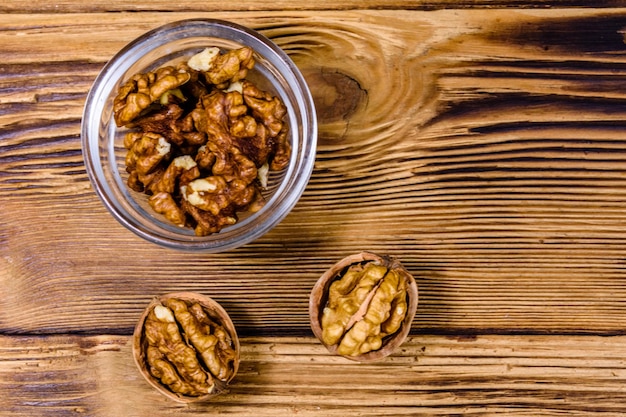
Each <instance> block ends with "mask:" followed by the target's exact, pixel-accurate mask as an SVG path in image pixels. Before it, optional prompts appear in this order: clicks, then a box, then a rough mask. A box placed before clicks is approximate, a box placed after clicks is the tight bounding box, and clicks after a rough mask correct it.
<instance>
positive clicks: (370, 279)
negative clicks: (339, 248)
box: [309, 252, 418, 362]
mask: <svg viewBox="0 0 626 417" xmlns="http://www.w3.org/2000/svg"><path fill="white" fill-rule="evenodd" d="M417 300H418V291H417V283H416V282H415V278H414V277H413V276H412V275H411V274H410V273H409V272H408V271H407V270H406V269H405V268H404V267H403V266H402V264H401V263H400V262H399V261H398V260H397V259H395V258H393V257H389V256H379V255H376V254H374V253H371V252H361V253H359V254H355V255H351V256H348V257H346V258H344V259H342V260H340V261H339V262H337V263H336V264H335V265H334V266H332V267H331V268H330V269H329V270H327V271H326V272H325V273H324V274H323V275H322V276H321V277H320V279H319V280H318V281H317V283H316V284H315V286H314V287H313V289H312V291H311V295H310V299H309V317H310V320H311V329H312V330H313V333H314V334H315V336H316V337H317V338H318V339H319V340H320V341H321V342H322V344H323V345H324V346H326V348H327V349H328V350H329V351H330V352H331V353H334V354H338V355H340V356H343V357H345V358H348V359H351V360H354V361H361V362H365V361H375V360H379V359H382V358H384V357H386V356H388V355H390V354H391V353H393V351H394V350H395V349H396V348H397V347H399V346H400V345H401V344H402V343H403V342H404V340H405V339H406V338H407V336H408V334H409V332H410V330H411V323H412V321H413V317H414V316H415V312H416V310H417Z"/></svg>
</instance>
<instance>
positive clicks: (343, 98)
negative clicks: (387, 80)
mask: <svg viewBox="0 0 626 417" xmlns="http://www.w3.org/2000/svg"><path fill="white" fill-rule="evenodd" d="M303 75H304V77H305V78H306V81H307V83H308V85H309V88H310V90H311V94H312V96H313V101H314V102H315V109H316V111H317V117H318V121H319V122H320V123H330V122H336V121H340V120H347V119H349V118H350V116H351V115H352V114H354V112H355V111H356V110H357V108H359V104H360V103H362V102H363V101H364V100H365V99H366V98H367V91H366V90H364V89H362V88H361V85H360V84H359V82H358V81H357V80H355V79H354V78H352V77H350V76H349V75H347V74H344V73H341V72H338V71H337V70H334V69H328V68H311V69H308V70H307V71H304V74H303Z"/></svg>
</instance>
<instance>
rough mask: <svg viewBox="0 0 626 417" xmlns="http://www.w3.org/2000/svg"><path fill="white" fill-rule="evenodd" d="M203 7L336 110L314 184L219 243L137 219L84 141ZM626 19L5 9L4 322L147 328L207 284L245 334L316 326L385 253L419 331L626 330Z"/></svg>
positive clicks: (0, 84) (36, 326) (323, 116)
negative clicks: (147, 62) (88, 156)
mask: <svg viewBox="0 0 626 417" xmlns="http://www.w3.org/2000/svg"><path fill="white" fill-rule="evenodd" d="M203 16H204V17H218V18H228V19H232V20H235V21H238V22H240V23H244V24H248V25H250V26H251V27H254V28H257V29H259V30H260V31H262V32H263V33H264V34H266V35H267V36H269V37H271V38H272V39H274V40H275V41H276V42H277V43H278V44H279V46H281V47H282V48H283V49H284V50H285V51H287V53H289V54H290V55H291V56H292V58H293V59H294V61H295V62H296V63H297V64H298V66H299V67H300V68H301V69H302V70H303V72H304V73H305V74H306V77H307V80H308V81H309V83H310V84H311V87H312V89H313V91H314V93H315V97H316V103H317V106H318V110H319V114H320V138H319V151H318V155H317V161H316V166H315V171H314V174H313V177H312V179H311V182H310V184H309V186H308V188H307V190H306V192H305V195H304V197H303V198H302V199H301V201H300V202H299V203H298V205H297V206H296V208H295V209H294V211H293V212H292V213H291V214H290V215H289V216H288V217H287V218H286V219H285V220H284V221H283V223H282V224H281V225H279V226H278V227H277V228H276V229H275V230H273V231H272V232H270V233H269V234H268V235H266V236H264V237H263V238H261V239H259V240H258V241H257V242H255V243H253V244H250V245H248V246H246V247H244V248H241V249H239V250H235V251H232V252H229V253H225V254H220V255H198V254H183V253H178V252H174V251H170V250H165V249H162V248H158V247H155V246H154V245H151V244H148V243H146V242H143V241H141V240H140V239H139V238H137V237H135V236H134V235H132V234H131V233H130V232H128V231H126V230H125V229H124V228H123V227H122V226H120V225H118V224H117V223H116V222H115V221H114V220H113V219H112V218H111V216H109V214H108V213H107V212H106V211H105V209H104V208H103V207H102V205H101V204H100V202H99V201H98V199H97V197H96V196H95V194H94V193H93V191H92V190H91V188H90V185H89V182H88V180H87V176H86V173H85V171H84V167H83V165H82V156H81V149H80V140H79V134H80V118H81V112H82V106H83V103H84V98H85V95H86V93H87V91H88V89H89V87H90V84H91V82H92V80H93V78H94V77H95V75H96V73H97V71H98V70H99V68H101V66H102V65H103V64H104V62H105V61H106V60H107V59H109V58H110V57H111V56H112V55H113V54H114V53H115V52H116V51H117V50H118V49H119V48H121V47H122V46H123V45H124V44H125V43H127V42H129V41H130V40H131V39H132V38H134V37H135V36H137V35H139V34H140V33H142V32H143V31H145V30H148V29H150V28H153V27H156V26H158V25H160V24H163V23H165V22H168V21H172V20H178V19H182V18H190V17H203ZM624 22H626V10H624V9H619V10H606V11H603V10H601V11H598V10H526V11H511V10H480V11H470V10H465V11H460V10H449V11H437V12H421V11H354V12H345V11H326V12H310V11H293V12H292V11H289V12H271V13H267V12H247V11H246V12H220V13H205V14H202V13H141V14H126V13H103V14H98V13H94V14H42V15H21V14H10V15H8V14H5V15H0V44H1V45H3V64H2V65H1V66H0V125H1V126H3V129H2V130H1V131H0V206H1V208H2V212H3V216H0V281H1V284H2V287H3V288H4V289H5V291H6V292H5V294H9V296H7V297H0V311H2V314H1V315H0V330H1V331H2V332H4V333H20V334H27V333H41V332H46V333H65V332H68V331H69V332H85V333H98V332H109V333H115V334H128V333H129V332H130V330H131V329H132V327H133V326H134V323H135V320H136V319H137V317H138V316H139V313H140V311H141V310H142V309H143V307H144V306H145V305H146V304H147V302H148V301H149V300H150V299H151V298H152V297H153V296H154V295H156V294H160V293H164V292H169V291H175V290H185V291H187V290H189V291H198V292H202V293H205V294H207V295H210V296H212V297H214V298H216V299H217V300H218V301H219V302H221V303H222V304H223V305H224V306H225V308H227V310H228V311H229V312H230V313H231V314H232V316H233V319H234V321H235V322H236V325H237V326H238V328H240V329H241V331H242V333H243V334H247V335H270V334H272V335H278V334H280V335H284V334H290V335H300V336H305V335H309V334H310V330H309V326H308V316H307V303H308V293H309V291H310V288H311V287H312V286H313V284H314V282H315V281H316V280H317V278H318V277H319V276H320V275H321V274H322V272H323V271H324V270H325V269H326V268H328V267H329V266H331V265H332V264H333V263H334V262H335V261H336V260H338V259H339V258H341V257H343V256H345V255H348V254H351V253H355V252H358V251H361V250H372V251H375V252H379V253H383V254H384V253H387V254H392V255H396V256H398V257H399V258H400V259H401V260H402V261H403V262H404V263H405V264H406V265H407V267H408V268H409V270H410V271H411V272H413V273H414V274H415V275H416V276H417V277H418V284H419V286H420V306H419V307H418V314H417V316H416V321H415V326H414V334H417V333H440V334H449V333H453V334H454V333H461V334H462V333H489V332H493V333H500V334H509V333H562V334H590V333H593V334H604V335H618V334H623V333H624V326H623V323H624V317H625V310H626V306H625V305H624V303H623V300H624V299H626V280H624V266H623V265H624V259H625V258H626V238H625V237H624V233H623V229H624V225H625V224H626V213H625V212H624V210H623V207H624V205H625V203H626V170H625V168H624V167H625V165H624V161H625V160H626V151H625V149H626V134H625V133H624V132H626V130H625V129H624V127H625V124H626V107H625V106H624V98H625V97H624V93H623V88H621V87H622V86H623V83H624V80H625V75H626V61H625V59H624V49H625V46H624V35H623V33H624V32H623V30H624V27H626V24H625V23H624ZM86 34H89V36H86ZM77 211H79V214H77ZM146 260H149V261H148V262H147V261H146Z"/></svg>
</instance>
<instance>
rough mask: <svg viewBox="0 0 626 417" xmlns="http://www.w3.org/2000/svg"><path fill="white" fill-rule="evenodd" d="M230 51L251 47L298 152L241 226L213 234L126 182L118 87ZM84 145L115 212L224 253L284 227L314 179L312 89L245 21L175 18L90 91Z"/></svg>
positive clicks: (197, 247) (93, 176)
mask: <svg viewBox="0 0 626 417" xmlns="http://www.w3.org/2000/svg"><path fill="white" fill-rule="evenodd" d="M213 46H215V47H218V48H220V49H222V50H230V49H236V48H240V47H242V46H248V47H250V48H252V49H253V50H254V52H255V61H256V63H255V66H254V68H253V69H252V70H251V71H250V72H249V73H248V76H247V79H249V80H251V81H252V82H254V83H255V84H257V86H259V88H261V89H265V90H268V91H270V92H272V93H273V94H275V95H277V96H278V97H280V98H281V99H282V101H283V103H284V104H285V106H286V108H287V114H286V116H285V121H286V123H288V125H289V137H290V143H291V147H292V150H291V157H290V160H289V164H288V166H287V167H286V168H285V169H284V170H282V171H280V172H272V173H271V175H270V177H269V180H268V184H267V187H266V189H265V190H264V197H265V199H266V204H265V205H264V206H263V208H261V210H259V211H258V212H256V213H254V214H245V213H238V215H239V220H238V222H237V223H235V224H234V225H231V226H228V227H226V228H224V229H222V230H221V231H220V232H218V233H213V234H211V235H209V236H196V235H195V233H194V230H193V229H192V228H183V227H179V226H176V225H174V224H172V223H170V222H169V221H168V220H166V219H165V218H164V217H162V216H161V215H159V214H157V213H156V212H154V211H153V210H152V208H151V207H150V206H149V204H148V196H147V195H145V194H142V193H137V192H136V191H133V190H131V189H130V188H129V187H128V185H127V184H126V181H127V179H128V173H127V172H126V169H125V156H126V148H125V147H124V135H125V133H126V132H127V131H128V130H127V129H126V128H118V127H117V126H116V124H115V121H114V119H113V100H114V98H115V96H116V94H117V90H118V88H119V87H120V86H121V85H122V84H123V83H125V82H126V81H127V80H128V79H129V78H130V77H132V76H133V75H134V74H136V73H140V72H146V71H152V70H155V69H157V68H159V67H162V66H165V65H170V64H176V63H178V62H180V61H183V60H186V59H188V58H190V57H191V56H193V55H195V54H196V53H198V52H200V51H202V50H203V49H205V48H207V47H213ZM81 135H82V150H83V157H84V161H85V166H86V169H87V174H88V175H89V179H90V181H91V183H92V185H93V187H94V189H95V191H96V193H97V195H98V196H99V197H100V199H101V200H102V202H103V204H104V205H105V207H106V208H107V209H108V210H109V212H110V213H111V214H112V215H113V216H114V217H115V218H116V219H117V220H118V221H119V222H120V223H121V224H122V225H124V226H125V227H126V228H128V229H129V230H131V231H132V232H134V233H136V234H137V235H139V236H141V237H143V238H145V239H146V240H148V241H150V242H153V243H156V244H159V245H162V246H165V247H169V248H174V249H179V250H185V251H203V252H222V251H226V250H231V249H234V248H237V247H240V246H242V245H244V244H246V243H249V242H251V241H253V240H255V239H257V238H259V237H261V236H262V235H264V234H265V233H267V232H268V231H269V230H271V229H272V228H273V227H274V226H276V225H277V224H278V223H279V222H280V221H281V220H282V219H283V218H284V217H285V216H286V215H287V214H288V213H289V212H290V211H291V209H292V208H293V207H294V206H295V204H296V203H297V202H298V200H299V198H300V196H301V195H302V193H303V192H304V189H305V187H306V185H307V183H308V181H309V178H310V176H311V172H312V170H313V163H314V161H315V151H316V144H317V120H316V114H315V107H314V104H313V99H312V96H311V93H310V91H309V88H308V86H307V84H306V82H305V80H304V77H303V76H302V74H301V73H300V71H299V69H298V68H297V67H296V65H295V64H294V63H293V62H292V61H291V59H290V58H289V57H288V56H287V54H285V52H284V51H282V50H281V49H280V48H279V47H278V46H276V45H275V44H274V43H273V42H272V41H271V40H269V39H268V38H266V37H265V36H263V35H261V34H259V33H257V32H255V31H253V30H251V29H249V28H246V27H243V26H240V25H238V24H235V23H232V22H227V21H222V20H212V19H192V20H183V21H178V22H174V23H170V24H167V25H164V26H162V27H159V28H157V29H154V30H152V31H150V32H147V33H145V34H144V35H142V36H141V37H139V38H137V39H136V40H134V41H132V42H131V43H130V44H128V45H127V46H126V47H125V48H123V49H122V50H121V51H120V52H119V53H117V54H116V55H115V56H114V57H113V58H112V59H111V60H110V61H109V62H108V63H107V64H106V65H105V66H104V68H103V69H102V71H101V72H100V73H99V75H98V76H97V78H96V80H95V81H94V84H93V86H92V88H91V89H90V91H89V94H88V96H87V101H86V104H85V108H84V113H83V119H82V126H81Z"/></svg>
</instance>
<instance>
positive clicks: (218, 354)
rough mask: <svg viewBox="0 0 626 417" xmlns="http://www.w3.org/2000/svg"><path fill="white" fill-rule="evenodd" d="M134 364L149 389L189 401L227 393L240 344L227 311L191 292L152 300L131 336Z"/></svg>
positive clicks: (236, 362) (236, 366)
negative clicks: (149, 384)
mask: <svg viewBox="0 0 626 417" xmlns="http://www.w3.org/2000/svg"><path fill="white" fill-rule="evenodd" d="M133 349H134V354H135V361H136V363H137V365H138V366H139V368H140V370H141V371H142V373H143V374H144V376H145V377H146V379H147V380H148V382H150V383H151V384H152V385H153V386H155V387H156V388H158V389H159V390H160V391H161V392H163V393H164V394H165V395H167V396H168V397H170V398H173V399H175V400H178V401H183V402H191V401H199V400H205V399H209V398H211V397H212V396H215V395H218V394H220V393H222V392H224V391H225V390H226V386H227V384H228V383H229V382H230V381H231V380H232V379H233V378H234V376H235V374H236V373H237V369H238V366H239V342H238V339H237V335H236V333H235V330H234V327H233V325H232V322H231V321H230V318H228V315H227V314H226V312H225V311H224V310H223V309H222V308H221V307H219V305H217V304H216V303H215V302H214V301H213V300H211V299H209V298H207V297H202V296H200V295H197V294H193V293H173V294H168V295H165V296H162V297H160V298H158V299H155V300H154V301H153V302H152V303H151V304H150V305H149V306H148V308H147V309H146V311H145V312H144V315H143V316H142V319H141V320H140V321H139V323H138V325H137V327H136V329H135V334H134V343H133Z"/></svg>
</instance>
